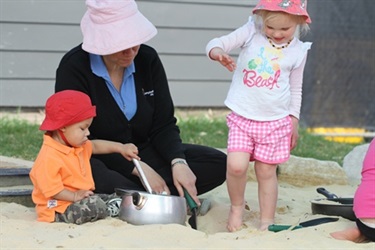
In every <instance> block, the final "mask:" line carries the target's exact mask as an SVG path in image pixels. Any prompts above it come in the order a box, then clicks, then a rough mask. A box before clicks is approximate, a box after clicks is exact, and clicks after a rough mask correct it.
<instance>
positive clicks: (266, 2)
mask: <svg viewBox="0 0 375 250" xmlns="http://www.w3.org/2000/svg"><path fill="white" fill-rule="evenodd" d="M306 8H307V0H260V1H259V3H258V4H257V5H256V6H255V8H254V9H253V14H256V12H257V11H258V10H270V11H282V12H286V13H289V14H292V15H297V16H304V17H305V19H306V23H311V19H310V16H309V14H308V13H307V10H306Z"/></svg>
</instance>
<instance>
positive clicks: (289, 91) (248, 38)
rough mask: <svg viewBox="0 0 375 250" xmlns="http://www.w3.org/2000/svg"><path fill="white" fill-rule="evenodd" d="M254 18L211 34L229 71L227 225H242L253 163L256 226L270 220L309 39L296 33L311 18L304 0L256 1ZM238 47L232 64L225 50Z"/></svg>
mask: <svg viewBox="0 0 375 250" xmlns="http://www.w3.org/2000/svg"><path fill="white" fill-rule="evenodd" d="M253 14H254V16H253V17H250V18H249V20H248V22H247V23H246V24H245V25H243V26H242V27H240V28H238V29H236V30H235V31H233V32H232V33H230V34H228V35H225V36H222V37H219V38H215V39H213V40H211V41H210V42H209V43H208V44H207V47H206V52H207V55H208V56H209V58H211V59H212V60H215V61H218V62H219V63H220V64H221V65H223V66H224V67H226V68H227V69H228V70H229V71H231V72H232V71H234V75H233V79H232V84H231V86H230V89H229V93H228V96H227V98H226V100H225V105H226V106H228V107H229V108H230V109H231V110H232V112H231V113H230V114H229V115H228V117H227V125H228V128H229V135H228V148H227V150H228V159H227V187H228V193H229V196H230V200H231V208H230V212H229V219H228V225H227V228H228V230H229V231H231V232H233V231H236V230H238V229H239V228H240V227H241V225H242V216H243V211H244V207H245V199H244V193H245V186H246V172H247V168H248V166H249V160H250V161H255V165H254V167H255V173H256V177H257V180H258V199H259V206H260V226H259V229H260V230H266V229H267V228H268V226H269V225H270V224H272V223H274V217H275V210H276V201H277V196H278V194H277V193H278V184H277V176H276V167H277V165H278V164H280V163H283V162H285V161H287V160H288V159H289V157H290V151H291V150H292V149H293V148H294V147H295V146H296V143H297V138H298V119H299V112H300V106H301V96H302V78H303V71H304V66H305V63H306V57H307V51H308V50H309V49H310V47H311V43H308V42H305V43H303V42H301V41H300V40H299V39H298V38H297V37H295V35H296V34H297V33H298V32H299V31H301V32H304V31H307V30H308V23H310V22H311V20H310V17H309V15H308V13H307V11H306V0H288V1H285V0H283V1H282V0H273V1H269V0H261V1H260V2H259V3H258V5H257V6H256V7H255V8H254V10H253ZM236 48H241V51H240V54H239V57H238V60H237V64H236V63H235V61H234V60H233V59H232V58H231V57H230V56H229V55H228V53H229V52H230V51H232V50H233V49H236Z"/></svg>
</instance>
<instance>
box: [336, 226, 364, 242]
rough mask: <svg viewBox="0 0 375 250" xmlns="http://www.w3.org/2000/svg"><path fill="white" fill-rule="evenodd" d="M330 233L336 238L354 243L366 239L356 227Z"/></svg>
mask: <svg viewBox="0 0 375 250" xmlns="http://www.w3.org/2000/svg"><path fill="white" fill-rule="evenodd" d="M330 235H331V236H332V237H333V238H335V239H337V240H350V241H353V242H356V243H361V242H364V241H365V240H366V239H365V237H364V236H363V235H362V234H361V232H360V231H359V229H358V227H351V228H348V229H345V230H342V231H338V232H334V233H330Z"/></svg>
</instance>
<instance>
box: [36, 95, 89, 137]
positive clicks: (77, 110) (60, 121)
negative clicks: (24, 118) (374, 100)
mask: <svg viewBox="0 0 375 250" xmlns="http://www.w3.org/2000/svg"><path fill="white" fill-rule="evenodd" d="M45 112H46V117H45V118H44V120H43V122H42V124H41V125H40V127H39V129H40V130H44V131H54V130H58V129H60V128H63V127H65V126H69V125H72V124H74V123H77V122H81V121H84V120H86V119H89V118H91V117H95V116H96V107H95V106H93V105H92V104H91V99H90V97H89V96H88V95H86V94H85V93H83V92H80V91H76V90H63V91H60V92H57V93H55V94H53V95H51V96H50V97H49V98H48V99H47V102H46V107H45Z"/></svg>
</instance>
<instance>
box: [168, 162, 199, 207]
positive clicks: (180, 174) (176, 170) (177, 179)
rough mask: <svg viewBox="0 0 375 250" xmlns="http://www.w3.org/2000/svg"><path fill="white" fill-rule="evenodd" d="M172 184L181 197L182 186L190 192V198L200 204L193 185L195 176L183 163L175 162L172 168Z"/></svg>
mask: <svg viewBox="0 0 375 250" xmlns="http://www.w3.org/2000/svg"><path fill="white" fill-rule="evenodd" d="M172 175H173V184H174V185H175V187H176V188H177V191H178V193H179V195H180V196H181V197H184V188H185V189H186V191H187V192H188V193H189V194H190V196H191V198H193V200H194V201H195V203H197V205H198V206H200V205H201V204H200V201H199V199H198V196H197V195H198V191H197V188H196V186H195V182H196V180H197V177H196V176H195V175H194V173H193V172H192V171H191V169H190V168H189V166H188V165H185V164H184V163H177V164H175V165H174V166H173V168H172Z"/></svg>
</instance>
